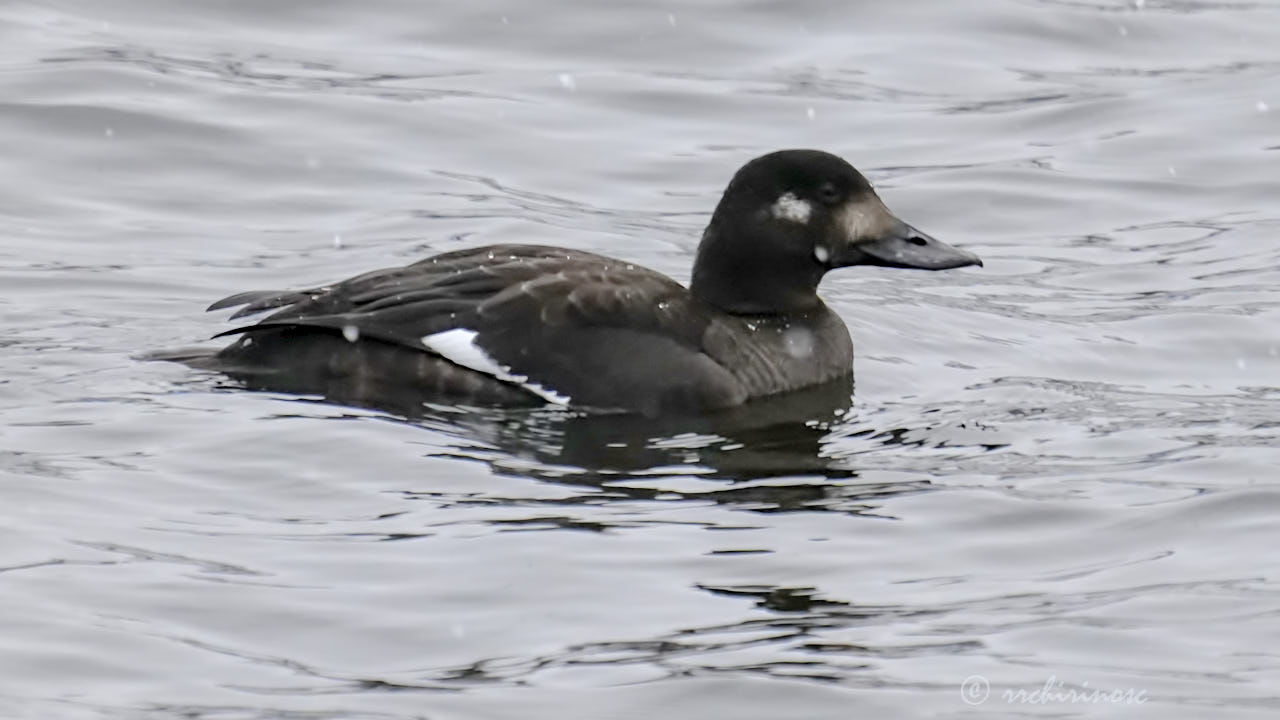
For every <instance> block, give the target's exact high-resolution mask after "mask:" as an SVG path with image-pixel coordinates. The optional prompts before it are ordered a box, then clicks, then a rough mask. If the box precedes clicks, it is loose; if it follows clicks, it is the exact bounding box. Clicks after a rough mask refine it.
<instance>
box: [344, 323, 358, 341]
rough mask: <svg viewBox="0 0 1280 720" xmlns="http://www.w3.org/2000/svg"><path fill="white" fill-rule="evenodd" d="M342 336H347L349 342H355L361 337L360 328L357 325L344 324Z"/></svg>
mask: <svg viewBox="0 0 1280 720" xmlns="http://www.w3.org/2000/svg"><path fill="white" fill-rule="evenodd" d="M342 337H344V338H346V339H347V342H349V343H353V342H355V341H357V340H359V339H360V328H358V327H356V326H355V325H343V326H342Z"/></svg>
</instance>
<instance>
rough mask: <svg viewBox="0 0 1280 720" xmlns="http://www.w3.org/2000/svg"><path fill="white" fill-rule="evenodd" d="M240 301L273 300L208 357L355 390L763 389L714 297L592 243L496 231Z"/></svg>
mask: <svg viewBox="0 0 1280 720" xmlns="http://www.w3.org/2000/svg"><path fill="white" fill-rule="evenodd" d="M237 305H243V306H244V307H243V308H242V309H241V310H239V311H238V312H237V313H236V314H235V315H234V316H233V317H244V316H246V315H251V314H255V313H259V312H264V311H267V310H275V312H274V313H272V314H271V315H269V316H267V317H266V318H264V319H263V320H262V321H261V322H259V323H257V324H254V325H248V326H244V327H240V328H236V329H234V330H230V331H228V332H227V333H224V334H241V335H242V337H241V338H240V339H239V340H238V341H237V342H235V343H233V344H232V345H230V346H228V347H227V348H225V349H224V350H222V351H221V352H219V353H218V354H217V355H216V356H214V357H213V358H210V359H209V361H207V362H205V363H202V365H203V366H204V367H210V368H214V369H218V370H221V371H224V372H228V373H232V374H236V375H238V376H241V377H258V378H276V379H286V378H292V379H293V380H295V381H297V382H299V383H302V382H304V381H305V383H307V384H310V385H313V386H314V385H316V384H321V385H322V386H332V385H334V384H338V385H340V386H341V387H342V388H345V390H346V392H345V393H344V394H346V395H347V396H352V395H355V396H359V395H360V394H362V391H363V390H368V391H370V392H374V391H376V392H378V393H379V394H381V393H384V392H386V391H387V390H388V389H394V388H395V387H396V386H404V387H406V389H407V388H409V387H410V386H412V388H413V390H415V391H423V392H437V393H439V394H440V395H441V397H442V398H446V399H450V400H453V401H459V402H468V401H469V402H477V403H482V404H491V403H497V404H536V403H543V402H546V401H548V400H549V401H552V402H562V403H568V402H572V403H573V404H575V405H586V406H595V407H613V408H624V409H638V410H642V411H646V412H661V411H668V410H672V409H684V410H700V409H708V408H716V407H726V406H730V405H736V404H739V403H741V402H742V401H744V400H745V399H746V398H747V397H748V395H749V394H750V393H749V391H748V389H747V387H746V386H745V385H744V384H743V383H742V381H741V380H740V379H739V378H737V377H736V376H735V375H734V373H733V372H732V371H731V370H730V369H729V368H727V367H725V365H724V364H722V363H721V362H719V361H718V360H717V359H716V358H714V357H713V355H712V354H709V348H708V347H707V346H706V343H707V340H708V339H709V338H712V339H714V337H715V336H716V333H715V332H709V330H711V329H712V328H713V326H714V325H715V323H716V318H715V313H714V312H712V311H711V309H710V308H708V307H707V306H705V305H703V304H702V303H700V302H698V301H697V300H695V299H694V298H693V297H692V296H691V295H690V294H689V292H688V291H687V290H686V289H685V288H684V287H683V286H681V285H680V284H679V283H676V282H675V281H673V280H671V279H670V278H667V277H665V276H663V275H661V274H659V273H656V272H654V271H652V270H648V269H646V268H642V267H639V266H636V265H632V264H630V263H626V262H623V261H620V260H616V259H613V258H607V257H603V256H600V255H595V254H592V253H586V252H580V251H574V250H566V249H563V248H551V247H542V246H526V245H509V246H508V245H503V246H490V247H484V248H478V249H474V250H465V251H460V252H454V253H447V254H444V255H439V256H436V257H432V258H427V259H426V260H422V261H420V262H417V263H414V264H412V265H408V266H405V267H401V268H390V269H385V270H377V271H374V272H370V273H366V274H364V275H360V276H358V277H355V278H352V279H350V280H347V281H344V282H342V283H338V284H335V285H332V286H326V287H319V288H314V289H310V290H303V291H298V292H250V293H241V294H239V295H234V296H232V297H229V298H226V299H224V300H221V301H219V302H217V303H214V305H213V306H211V308H210V309H221V308H227V307H234V306H237ZM710 350H712V351H714V349H710Z"/></svg>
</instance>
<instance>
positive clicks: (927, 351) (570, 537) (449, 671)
mask: <svg viewBox="0 0 1280 720" xmlns="http://www.w3.org/2000/svg"><path fill="white" fill-rule="evenodd" d="M0 37H3V38H4V39H5V42H4V43H3V50H0V71H2V72H0V137H3V138H4V139H5V140H4V143H3V145H4V151H3V152H0V177H3V178H4V179H5V181H6V182H5V183H4V186H5V190H4V192H3V202H0V238H3V239H2V240H0V288H2V291H0V317H3V320H4V327H5V332H4V333H3V334H2V335H0V494H2V497H3V502H0V618H3V620H0V627H3V632H0V717H5V718H9V717H12V718H40V719H42V720H43V719H46V718H71V719H75V720H79V719H80V718H85V719H94V720H98V719H108V718H109V719H113V720H114V719H117V718H119V719H126V718H127V719H133V718H148V719H149V718H177V717H184V718H204V719H209V720H230V719H234V720H242V719H267V718H273V719H275V718H290V719H298V718H307V719H308V720H318V719H330V718H332V719H335V720H336V719H337V718H342V719H344V720H349V719H356V720H366V719H373V718H377V719H378V720H393V719H394V720H402V719H404V720H407V719H409V718H431V719H433V720H436V719H439V718H486V717H494V718H497V717H521V718H543V717H546V718H565V717H584V718H637V719H639V718H651V717H670V718H707V717H735V718H765V717H805V718H833V719H834V718H842V719H843V718H854V717H895V718H912V717H921V718H926V717H929V718H936V717H1010V718H1013V717H1042V716H1047V715H1053V716H1056V717H1089V718H1093V717H1116V718H1196V719H1198V718H1205V717H1215V718H1217V717H1258V718H1264V717H1274V716H1275V715H1276V713H1277V711H1278V710H1280V654H1278V653H1277V651H1276V650H1275V648H1276V646H1277V641H1280V622H1278V621H1277V616H1278V615H1280V582H1278V581H1277V577H1278V576H1280V574H1278V570H1280V568H1277V561H1276V556H1275V553H1274V551H1273V550H1274V548H1275V546H1276V543H1277V540H1278V539H1280V529H1278V528H1277V521H1276V514H1277V511H1280V488H1278V487H1277V485H1276V482H1275V479H1276V468H1277V467H1280V449H1278V448H1280V290H1277V288H1280V239H1278V236H1280V213H1278V212H1277V209H1276V208H1277V206H1276V198H1277V197H1280V167H1278V165H1277V159H1278V158H1280V156H1278V155H1277V151H1278V150H1280V126H1278V125H1277V118H1280V115H1277V112H1280V92H1278V88H1280V86H1278V85H1277V84H1276V80H1275V78H1276V77H1277V72H1278V71H1280V51H1278V50H1277V48H1280V5H1276V4H1274V3H1271V2H1200V1H1196V2H1192V1H1183V0H1147V1H1146V2H1142V3H1136V2H1128V3H1124V2H1119V1H1116V2H1111V1H1107V0H1097V1H1096V2H1088V1H1080V2H1074V1H1069V0H1061V1H1050V0H1044V1H1033V0H982V1H981V2H966V3H956V2H945V1H943V0H931V1H929V2H915V3H893V2H888V1H887V0H879V1H876V2H862V3H856V4H846V3H828V2H817V1H816V0H805V1H803V2H799V3H782V2H744V1H742V0H733V1H730V0H718V1H717V2H707V3H698V4H696V5H694V6H689V7H684V6H680V5H671V4H661V3H632V4H630V5H628V6H626V7H623V6H621V5H617V4H609V5H601V4H598V3H588V2H581V1H579V0H561V1H560V2H556V3H554V4H550V5H548V4H537V3H523V4H522V3H514V2H505V3H504V2H495V3H487V4H479V5H475V4H473V5H469V6H458V5H449V6H445V5H435V6H426V5H423V4H421V3H415V2H406V1H403V0H378V1H377V2H371V3H363V4H359V5H355V4H350V3H340V2H308V3H284V2H275V3H262V2H240V1H230V2H220V3H204V4H200V5H199V6H196V5H193V4H189V3H188V4H174V3H167V2H158V1H156V0H126V1H124V2H117V3H110V4H109V6H108V4H103V3H91V2H87V0H59V1H58V2H44V3H37V2H21V1H20V2H11V3H8V4H6V5H4V6H3V7H2V8H0ZM782 147H818V148H822V149H826V150H829V151H832V152H836V153H838V154H841V155H842V156H844V157H846V158H848V159H849V160H850V161H852V162H853V163H854V164H856V165H857V166H858V167H859V168H861V169H862V170H863V171H864V172H865V173H866V174H867V175H868V176H869V177H870V178H871V179H872V180H873V181H874V182H875V183H876V184H877V187H878V188H879V189H880V192H881V195H882V196H883V197H884V198H885V200H886V202H887V203H888V204H889V205H890V207H892V208H894V209H895V211H896V212H897V213H898V214H899V215H900V216H902V217H903V218H904V219H906V220H907V221H908V222H910V223H912V224H913V225H916V226H918V227H920V228H921V229H922V230H924V231H926V232H929V233H931V234H934V235H936V236H937V237H939V238H940V239H943V240H946V241H948V242H952V243H955V244H958V245H961V246H964V247H966V248H969V249H972V250H974V251H976V252H978V253H979V254H980V255H982V257H983V258H984V259H985V260H986V262H987V265H986V267H985V268H983V269H976V268H975V269H965V270H960V271H954V272H946V273H912V272H903V271H895V270H884V269H874V268H864V269H851V270H846V271H841V272H838V273H833V274H832V275H831V276H830V277H829V278H828V279H827V280H826V281H825V283H824V287H823V294H824V297H826V299H827V300H828V302H829V303H830V304H831V305H832V306H833V307H834V308H835V309H836V310H837V311H838V312H839V313H840V314H841V316H842V317H843V318H844V319H845V320H846V322H847V323H848V324H849V326H850V329H851V331H852V333H853V336H854V338H855V344H856V346H857V353H858V357H857V362H856V374H857V389H856V398H855V401H854V404H853V407H852V408H851V410H850V411H849V412H848V413H846V414H844V415H842V416H840V417H836V416H835V415H832V417H831V418H830V420H829V421H826V422H823V423H816V424H809V425H805V424H804V423H787V422H772V421H770V419H769V418H765V419H764V420H763V421H761V422H754V421H753V422H749V423H745V424H742V425H737V426H733V427H725V426H715V425H705V424H698V423H694V424H692V425H687V426H679V425H677V426H672V425H670V424H658V425H653V424H645V423H642V422H628V421H624V420H615V421H610V422H608V423H599V422H588V421H583V420H582V419H581V418H577V417H574V416H572V415H566V414H562V413H557V412H554V411H546V410H539V411H522V412H518V413H482V412H466V413H464V412H459V411H457V410H456V409H452V408H447V407H433V408H426V409H424V410H423V411H421V412H419V413H415V414H413V415H412V416H406V415H405V414H397V413H394V412H385V411H378V410H371V409H361V408H353V407H345V406H340V405H334V404H329V403H323V402H318V401H317V399H316V398H312V397H299V396H292V395H287V394H283V393H247V392H243V391H241V390H238V389H236V388H234V387H233V386H231V385H230V384H229V383H227V382H225V381H224V380H222V379H219V378H217V377H215V376H212V375H208V374H204V373H199V372H193V371H191V370H189V369H186V368H184V367H181V366H176V365H168V364H157V363H141V362H138V361H136V360H135V357H136V356H137V355H138V354H139V353H142V352H145V351H148V350H154V349H159V348H169V347H178V346H184V345H192V344H198V343H202V342H204V341H205V338H207V337H208V336H210V335H212V334H214V333H215V332H218V331H220V330H221V329H224V328H225V327H226V326H225V325H224V324H223V318H222V317H220V316H218V315H205V314H204V313H203V312H202V309H203V308H204V306H205V305H207V304H208V303H209V302H210V301H212V300H214V299H217V298H220V297H223V296H225V295H227V294H230V293H232V292H237V291H240V290H246V289H253V288H273V287H282V288H284V287H299V286H308V285H311V284H314V283H323V282H327V281H331V280H334V279H338V278H342V277H346V276H348V275H351V274H354V273H356V272H359V271H363V270H367V269H372V268H376V267H383V266H387V265H392V264H398V263H404V262H409V261H412V260H414V259H416V258H419V257H422V256H424V255H426V254H430V253H435V252H443V251H448V250H452V249H456V248H460V247H470V246H474V245H477V244H483V243H503V242H529V243H551V244H559V245H565V246H569V247H576V248H583V249H588V250H593V251H598V252H605V253H608V254H611V255H616V256H619V257H625V258H627V259H628V260H631V261H634V262H637V263H642V264H645V265H648V266H650V267H654V268H656V269H658V270H661V271H663V272H666V273H669V274H671V275H672V276H674V277H677V278H680V279H685V278H687V275H688V270H689V267H690V264H691V262H692V257H693V251H694V249H695V247H696V243H697V238H698V233H699V232H700V230H701V227H702V226H703V224H704V223H705V222H706V220H707V218H708V217H709V213H710V211H711V209H712V207H713V206H714V203H715V201H716V199H717V198H718V197H719V193H720V191H721V190H722V189H723V187H724V185H725V183H726V182H727V181H728V178H729V177H730V175H731V174H732V172H733V171H734V170H735V169H736V168H737V167H738V166H739V165H740V164H742V163H743V162H745V161H746V160H748V159H750V158H751V157H754V156H756V155H759V154H762V153H764V152H767V151H770V150H773V149H777V148H782ZM975 678H976V679H975ZM966 683H967V684H966ZM1054 683H1061V685H1059V686H1054V685H1053V684H1054ZM1046 684H1048V685H1050V686H1051V687H1056V688H1057V689H1056V690H1055V692H1056V693H1058V694H1053V695H1050V694H1045V693H1042V694H1041V695H1040V696H1032V695H1030V693H1031V692H1033V691H1035V690H1036V689H1038V688H1040V689H1042V688H1044V687H1045V686H1046ZM962 685H963V688H964V690H965V691H966V692H965V693H963V694H962ZM984 687H985V689H986V690H987V693H986V694H984V693H983V692H982V691H983V689H984ZM1065 688H1072V689H1076V690H1080V691H1086V690H1092V689H1101V690H1105V691H1106V692H1111V691H1117V692H1119V693H1120V696H1119V697H1121V700H1120V701H1111V700H1107V701H1103V702H1095V701H1091V702H1072V701H1071V700H1070V699H1069V698H1064V697H1063V696H1062V694H1061V692H1062V690H1063V689H1065ZM1017 691H1023V694H1022V695H1018V694H1017ZM1126 692H1127V693H1128V694H1127V695H1126V694H1125V693H1126ZM1035 697H1039V700H1038V701H1037V700H1036V699H1035ZM1126 697H1127V698H1128V700H1127V701H1125V700H1124V698H1126ZM1139 700H1140V702H1139Z"/></svg>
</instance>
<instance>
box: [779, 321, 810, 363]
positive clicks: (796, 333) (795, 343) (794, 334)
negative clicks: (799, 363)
mask: <svg viewBox="0 0 1280 720" xmlns="http://www.w3.org/2000/svg"><path fill="white" fill-rule="evenodd" d="M782 344H783V346H784V347H785V348H786V349H787V354H788V355H790V356H791V357H793V358H796V359H797V360H804V359H805V358H808V357H811V356H812V355H813V332H812V331H811V330H809V329H807V328H790V329H788V330H787V331H786V332H784V333H783V334H782Z"/></svg>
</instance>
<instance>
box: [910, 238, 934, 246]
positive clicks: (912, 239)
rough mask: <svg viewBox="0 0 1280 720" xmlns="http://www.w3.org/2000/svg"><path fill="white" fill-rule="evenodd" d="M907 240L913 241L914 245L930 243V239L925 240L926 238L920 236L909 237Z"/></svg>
mask: <svg viewBox="0 0 1280 720" xmlns="http://www.w3.org/2000/svg"><path fill="white" fill-rule="evenodd" d="M907 242H909V243H911V244H912V245H928V244H929V241H928V240H925V239H924V238H922V237H919V236H916V237H909V238H907Z"/></svg>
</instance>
